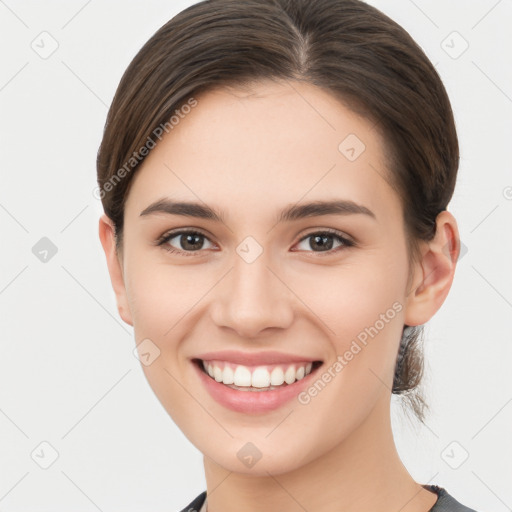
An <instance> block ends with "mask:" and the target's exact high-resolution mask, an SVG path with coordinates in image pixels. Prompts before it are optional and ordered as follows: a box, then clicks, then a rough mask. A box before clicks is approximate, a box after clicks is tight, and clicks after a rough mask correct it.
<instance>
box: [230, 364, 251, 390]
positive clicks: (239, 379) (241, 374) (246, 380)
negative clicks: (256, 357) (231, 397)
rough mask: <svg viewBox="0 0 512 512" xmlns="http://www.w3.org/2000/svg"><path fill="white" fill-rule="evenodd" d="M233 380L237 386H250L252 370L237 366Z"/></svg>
mask: <svg viewBox="0 0 512 512" xmlns="http://www.w3.org/2000/svg"><path fill="white" fill-rule="evenodd" d="M233 378H234V384H235V386H250V385H251V370H249V368H246V367H245V366H237V367H236V370H235V375H234V377H233Z"/></svg>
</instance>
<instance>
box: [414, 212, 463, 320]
mask: <svg viewBox="0 0 512 512" xmlns="http://www.w3.org/2000/svg"><path fill="white" fill-rule="evenodd" d="M424 244H425V250H424V251H423V255H422V258H421V261H419V262H417V263H416V266H415V269H414V278H413V281H412V283H413V284H412V286H411V288H410V289H409V290H408V291H407V298H406V307H405V315H404V323H405V324H406V325H410V326H413V325H421V324H424V323H426V322H427V321H428V320H430V318H432V317H433V316H434V314H435V313H436V311H437V310H438V309H439V308H440V307H441V305H442V304H443V302H444V300H445V299H446V296H447V295H448V292H449V291H450V288H451V285H452V282H453V277H454V274H455V267H456V265H457V260H458V258H459V253H460V239H459V231H458V228H457V221H456V220H455V218H454V217H453V215H452V214H451V213H450V212H448V211H447V210H443V211H442V212H440V213H439V214H438V216H437V218H436V234H435V236H434V238H433V239H432V240H431V241H430V242H424Z"/></svg>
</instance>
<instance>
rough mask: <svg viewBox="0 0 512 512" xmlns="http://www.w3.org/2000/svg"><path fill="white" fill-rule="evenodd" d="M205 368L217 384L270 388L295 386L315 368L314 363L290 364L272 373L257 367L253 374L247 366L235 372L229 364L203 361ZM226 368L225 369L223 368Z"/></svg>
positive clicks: (241, 366)
mask: <svg viewBox="0 0 512 512" xmlns="http://www.w3.org/2000/svg"><path fill="white" fill-rule="evenodd" d="M202 363H203V368H204V369H205V371H206V373H208V375H209V376H210V377H212V378H213V379H215V380H216V381H217V382H222V383H223V384H227V385H234V386H238V387H247V388H250V387H253V388H260V389H262V388H270V387H271V389H274V388H273V387H272V386H281V385H283V384H284V383H285V382H286V384H293V383H294V382H295V381H296V380H301V379H303V378H304V377H305V376H306V375H309V374H310V373H311V371H312V368H313V363H307V364H304V363H303V364H302V365H299V364H289V365H285V366H275V367H274V368H273V369H272V371H271V372H269V371H268V369H267V367H266V366H257V367H256V368H254V369H253V370H252V372H251V370H250V369H249V368H248V367H247V366H243V365H237V366H236V368H235V370H234V371H233V368H232V367H231V366H230V365H229V364H228V363H224V364H222V363H220V362H219V363H220V364H217V362H213V363H209V362H206V361H203V362H202ZM221 366H224V368H221Z"/></svg>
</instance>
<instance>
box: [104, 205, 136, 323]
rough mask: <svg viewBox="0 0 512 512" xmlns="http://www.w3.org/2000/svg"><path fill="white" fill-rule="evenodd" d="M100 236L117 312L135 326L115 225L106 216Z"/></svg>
mask: <svg viewBox="0 0 512 512" xmlns="http://www.w3.org/2000/svg"><path fill="white" fill-rule="evenodd" d="M99 235H100V241H101V245H102V246H103V250H104V251H105V256H106V258H107V266H108V272H109V274H110V282H111V283H112V288H113V289H114V293H115V294H116V302H117V310H118V311H119V314H120V315H121V318H122V319H123V320H124V321H125V322H126V323H127V324H129V325H133V322H132V317H131V312H130V308H129V307H128V300H127V296H126V288H125V284H124V277H123V267H122V257H121V256H120V255H119V254H118V252H117V250H116V244H115V230H114V224H113V222H112V220H111V219H110V218H109V217H108V216H107V215H105V214H103V215H102V216H101V217H100V220H99Z"/></svg>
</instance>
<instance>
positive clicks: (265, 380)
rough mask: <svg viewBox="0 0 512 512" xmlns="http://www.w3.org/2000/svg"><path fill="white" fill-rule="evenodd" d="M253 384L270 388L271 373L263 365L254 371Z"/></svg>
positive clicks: (254, 386) (257, 386) (253, 385)
mask: <svg viewBox="0 0 512 512" xmlns="http://www.w3.org/2000/svg"><path fill="white" fill-rule="evenodd" d="M251 386H252V387H253V388H268V387H269V386H270V373H268V370H267V369H266V368H264V367H263V366H259V367H258V368H256V370H254V371H253V372H252V379H251Z"/></svg>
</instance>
